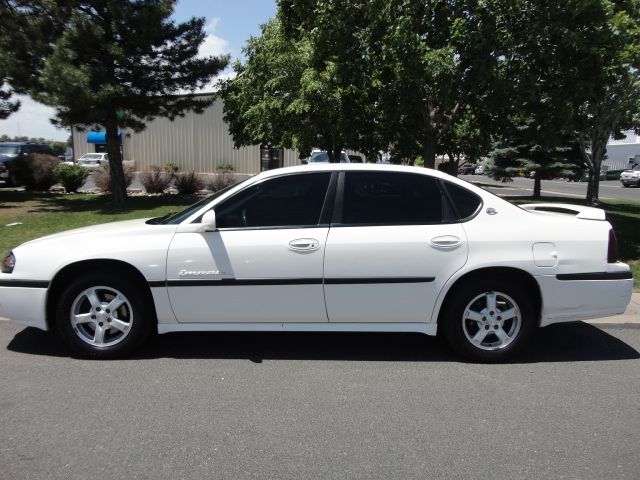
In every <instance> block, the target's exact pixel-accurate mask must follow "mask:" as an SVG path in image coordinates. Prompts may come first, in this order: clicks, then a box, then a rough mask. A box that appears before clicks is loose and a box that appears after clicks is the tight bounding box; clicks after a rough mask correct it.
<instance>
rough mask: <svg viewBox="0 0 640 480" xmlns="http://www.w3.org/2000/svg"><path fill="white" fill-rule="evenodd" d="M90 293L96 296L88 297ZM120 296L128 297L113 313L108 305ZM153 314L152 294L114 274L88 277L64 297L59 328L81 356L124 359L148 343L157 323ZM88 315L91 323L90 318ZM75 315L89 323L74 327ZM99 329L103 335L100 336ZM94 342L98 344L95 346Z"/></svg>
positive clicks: (58, 312) (70, 345) (59, 306)
mask: <svg viewBox="0 0 640 480" xmlns="http://www.w3.org/2000/svg"><path fill="white" fill-rule="evenodd" d="M87 291H90V292H92V293H90V294H89V295H87V294H86V292H87ZM93 295H95V297H94V296H93ZM116 295H119V299H120V300H122V299H123V298H124V300H125V302H124V303H123V304H122V305H121V306H118V307H117V308H116V309H115V310H114V311H113V312H111V311H110V310H109V309H107V306H108V304H109V302H111V301H112V300H114V299H115V296H116ZM89 296H91V297H92V299H94V300H93V302H92V301H91V300H90V299H89ZM95 298H97V301H96V300H95ZM98 301H99V302H98ZM98 303H99V306H98V307H95V306H94V304H98ZM153 312H154V309H153V305H150V300H149V299H148V295H145V292H144V291H142V290H141V289H140V288H138V287H137V286H135V285H134V284H132V283H131V282H128V281H126V280H125V279H123V278H120V276H118V275H116V274H114V273H104V274H87V275H84V276H82V277H80V278H78V279H77V280H75V281H73V282H71V283H70V284H69V286H68V287H67V288H66V289H65V290H64V291H63V293H62V295H61V296H60V300H59V302H58V305H57V308H56V327H57V330H58V332H59V333H60V335H61V337H62V339H63V340H64V341H65V343H66V344H67V345H69V347H70V348H71V349H72V350H73V351H74V352H75V353H77V354H79V355H80V356H83V357H91V358H99V359H112V358H122V357H124V356H126V355H128V354H129V353H131V352H132V351H133V350H135V349H136V348H137V347H139V346H140V345H141V344H142V343H144V341H145V340H147V338H148V337H149V335H150V334H151V333H152V331H153V327H154V326H155V324H156V320H155V317H154V315H153ZM76 314H77V315H76ZM87 315H89V318H91V320H88V319H87V318H86V316H87ZM72 316H73V317H74V318H79V317H84V318H85V319H86V321H85V320H83V321H82V323H78V324H77V325H75V326H74V325H73V323H72ZM115 325H118V328H116V326H115ZM126 325H128V327H126ZM98 328H100V330H101V332H102V333H101V334H100V335H99V334H98V332H97V330H98ZM91 335H93V336H94V338H93V340H91V338H90V337H91ZM98 337H100V339H101V340H102V341H100V340H99V339H98ZM91 341H93V342H96V343H95V344H91V343H90V342H91Z"/></svg>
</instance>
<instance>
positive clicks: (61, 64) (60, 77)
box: [9, 0, 228, 203]
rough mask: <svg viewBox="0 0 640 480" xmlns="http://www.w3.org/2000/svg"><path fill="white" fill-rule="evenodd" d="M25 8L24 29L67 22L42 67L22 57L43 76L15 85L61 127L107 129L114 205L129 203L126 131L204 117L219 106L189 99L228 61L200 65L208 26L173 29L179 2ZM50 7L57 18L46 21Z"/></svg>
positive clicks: (126, 0) (92, 0) (90, 1)
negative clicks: (52, 113)
mask: <svg viewBox="0 0 640 480" xmlns="http://www.w3.org/2000/svg"><path fill="white" fill-rule="evenodd" d="M9 3H11V2H9ZM16 3H17V2H16ZM20 3H27V4H28V5H27V6H23V7H22V8H17V9H14V10H13V11H12V15H14V17H15V19H16V24H17V25H21V24H24V23H25V22H26V20H25V19H26V18H28V17H35V18H39V16H42V15H44V16H45V18H47V19H51V18H54V19H59V18H63V19H64V20H63V22H62V23H63V24H64V28H63V30H62V32H61V33H60V35H59V36H57V37H56V38H53V39H51V42H50V43H51V51H50V52H49V53H48V55H47V56H46V57H45V58H44V61H43V62H42V64H41V65H40V64H38V63H37V62H34V61H33V60H32V58H31V55H30V53H29V52H20V55H18V58H17V59H18V61H22V60H23V59H22V58H20V57H22V56H24V60H25V61H31V62H32V64H34V65H35V67H36V71H37V75H32V76H31V77H35V79H34V80H31V79H29V80H28V81H27V80H25V81H21V80H20V78H19V77H16V78H15V80H14V81H15V82H16V83H17V85H19V86H21V87H24V88H26V89H28V92H29V93H30V94H31V95H32V96H33V97H34V98H35V99H36V100H38V101H40V102H42V103H44V104H46V105H51V106H53V107H54V108H55V110H56V118H55V123H57V124H60V125H71V124H73V125H78V126H84V127H92V126H95V125H102V127H104V129H105V131H106V142H107V152H108V153H109V164H110V172H111V178H112V195H113V200H114V202H116V203H122V202H124V201H125V199H126V187H125V181H124V174H123V169H122V155H121V152H120V146H119V141H118V130H119V128H131V129H133V130H134V131H140V130H143V129H144V128H145V125H146V123H148V122H149V121H151V120H152V119H153V118H155V117H158V116H162V117H168V118H169V119H173V118H175V117H176V116H180V115H184V112H185V111H187V110H194V111H196V112H201V111H202V110H203V109H204V108H205V107H207V106H208V105H210V104H211V103H212V102H213V98H211V97H209V98H207V97H204V98H203V97H199V96H187V95H184V93H189V92H194V91H195V90H196V89H200V88H202V87H204V86H205V85H206V84H207V83H208V82H209V81H210V80H211V79H212V78H213V76H214V75H216V74H217V73H218V72H220V71H221V70H222V69H223V68H224V67H225V66H226V65H227V63H228V57H226V56H222V57H206V58H199V57H198V48H199V46H200V45H201V43H202V42H203V40H204V36H205V33H204V31H203V27H204V21H205V20H204V18H192V19H191V20H189V21H187V22H184V23H175V22H173V21H172V20H170V18H169V17H170V16H171V14H172V12H173V5H174V3H175V0H144V1H142V0H139V1H136V0H87V1H70V2H68V4H63V2H60V4H63V8H61V9H55V5H56V4H57V3H56V2H53V3H52V2H50V1H48V0H39V1H32V2H20ZM44 7H47V8H48V9H49V10H51V11H52V12H53V14H51V15H50V16H47V14H45V13H43V9H44ZM67 7H68V8H67ZM43 21H44V20H43ZM54 23H55V22H54ZM15 70H16V71H20V68H15ZM12 86H15V85H14V84H13V82H12ZM179 93H180V94H181V95H177V94H179Z"/></svg>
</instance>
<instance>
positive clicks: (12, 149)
mask: <svg viewBox="0 0 640 480" xmlns="http://www.w3.org/2000/svg"><path fill="white" fill-rule="evenodd" d="M17 154H18V147H17V146H15V145H0V155H17Z"/></svg>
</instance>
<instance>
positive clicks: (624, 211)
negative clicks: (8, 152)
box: [0, 189, 640, 288]
mask: <svg viewBox="0 0 640 480" xmlns="http://www.w3.org/2000/svg"><path fill="white" fill-rule="evenodd" d="M509 199H510V200H512V201H514V202H515V203H528V202H532V201H533V200H532V199H531V197H513V198H509ZM196 200H197V197H195V196H186V197H183V196H177V195H170V196H157V197H131V198H129V201H128V203H127V204H126V205H125V206H124V207H119V206H115V205H113V204H112V203H111V198H110V197H109V196H108V195H80V194H75V195H60V194H48V193H30V192H23V191H14V190H8V189H0V253H2V254H4V253H5V252H8V251H9V250H11V249H12V248H13V247H15V246H16V245H19V244H21V243H23V242H26V241H27V240H31V239H34V238H37V237H41V236H43V235H48V234H50V233H55V232H60V231H63V230H69V229H72V228H78V227H85V226H87V225H95V224H97V223H106V222H115V221H118V220H127V219H131V218H145V217H154V216H159V215H163V214H165V213H168V212H173V211H177V210H181V209H182V208H184V207H185V206H186V205H189V204H191V203H193V202H195V201H196ZM539 201H543V202H559V203H574V204H579V205H585V204H586V203H585V202H584V201H583V200H580V199H576V198H567V197H543V198H541V199H540V200H539ZM602 208H604V209H605V210H606V211H607V217H608V219H609V221H610V222H611V224H612V225H613V227H614V229H615V231H616V235H617V237H618V256H619V257H620V259H621V260H622V261H625V262H627V263H629V264H630V265H631V268H632V270H633V276H634V282H635V287H636V288H640V202H632V201H622V200H619V201H614V200H610V201H606V202H603V204H602ZM16 222H20V224H19V225H15V226H12V227H6V226H5V225H7V224H10V223H16Z"/></svg>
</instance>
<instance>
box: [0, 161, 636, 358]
mask: <svg viewBox="0 0 640 480" xmlns="http://www.w3.org/2000/svg"><path fill="white" fill-rule="evenodd" d="M2 272H3V273H0V316H4V317H8V318H10V319H12V320H13V321H14V322H15V323H17V324H20V325H27V326H32V327H36V328H40V329H43V330H51V329H57V330H58V331H59V332H60V334H61V336H62V338H63V339H64V340H65V341H66V342H67V343H68V345H69V346H70V347H71V348H73V349H74V350H75V351H76V352H79V353H81V354H83V355H88V356H93V357H99V358H113V357H118V356H122V355H125V354H127V353H129V352H131V351H133V350H134V349H135V348H136V347H138V346H140V345H141V344H142V342H143V341H144V340H145V339H146V338H148V336H149V335H150V334H151V333H153V332H154V331H155V332H158V333H167V332H186V331H280V332H282V331H304V332H420V333H424V334H428V335H435V334H436V333H437V332H438V331H441V332H442V333H443V334H444V338H446V339H447V340H448V341H449V343H450V344H451V346H452V347H453V348H454V349H455V350H456V351H457V352H458V353H459V354H461V355H464V356H465V357H467V358H470V359H473V360H476V361H488V362H491V361H499V360H504V359H506V358H509V357H510V356H512V355H514V354H515V353H517V352H518V351H520V350H521V349H522V348H523V347H524V346H525V345H526V343H527V342H528V341H529V339H530V338H531V337H532V335H533V333H534V331H535V330H536V329H537V328H538V327H544V326H547V325H550V324H554V323H561V322H572V321H576V320H581V319H586V318H596V317H602V316H607V315H615V314H619V313H622V312H624V311H625V308H626V307H627V305H628V303H629V300H630V298H631V292H632V287H633V279H632V275H631V271H630V269H629V266H628V265H626V264H624V263H620V262H618V261H617V260H616V239H615V235H614V234H613V230H612V228H611V225H610V224H609V222H607V220H606V218H605V212H604V211H603V210H600V209H596V208H592V207H586V206H580V205H565V204H530V205H520V206H516V205H512V204H511V203H509V202H507V201H506V200H504V199H501V198H499V197H497V196H495V195H493V194H492V193H490V192H487V191H485V190H483V189H481V188H479V187H476V186H474V185H472V184H470V183H468V182H465V181H463V180H460V179H458V178H455V177H452V176H450V175H447V174H445V173H442V172H438V171H436V170H431V169H425V168H419V167H406V166H396V165H385V166H382V165H376V164H349V165H347V164H343V165H340V164H331V165H330V164H317V165H315V166H304V167H290V168H281V169H276V170H270V171H267V172H263V173H260V174H259V175H256V176H254V177H251V178H249V179H247V180H245V181H244V182H242V183H239V184H236V185H233V186H231V187H229V188H227V189H224V190H221V191H219V192H217V193H215V194H213V195H212V196H210V197H208V198H204V199H202V200H201V201H199V202H198V203H196V204H194V205H192V206H190V207H188V208H187V209H185V210H183V211H182V212H179V213H174V214H167V215H165V216H162V217H158V218H153V219H140V220H128V221H124V222H117V223H109V224H105V225H96V226H91V227H86V228H82V229H77V230H72V231H70V232H68V233H56V234H55V235H51V236H48V237H44V238H41V239H38V240H32V241H30V242H27V243H25V244H23V245H20V246H18V247H16V248H15V249H14V250H13V252H12V253H10V254H9V255H7V256H6V257H5V259H4V261H3V263H2ZM543 339H544V336H541V337H540V340H539V341H540V342H542V341H544V340H543ZM388 341H393V338H392V337H389V340H388Z"/></svg>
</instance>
